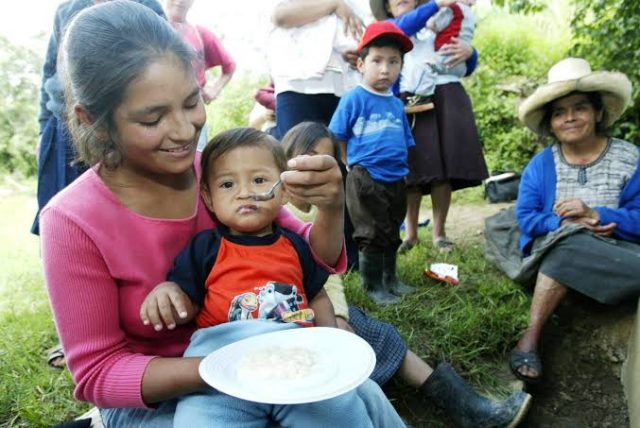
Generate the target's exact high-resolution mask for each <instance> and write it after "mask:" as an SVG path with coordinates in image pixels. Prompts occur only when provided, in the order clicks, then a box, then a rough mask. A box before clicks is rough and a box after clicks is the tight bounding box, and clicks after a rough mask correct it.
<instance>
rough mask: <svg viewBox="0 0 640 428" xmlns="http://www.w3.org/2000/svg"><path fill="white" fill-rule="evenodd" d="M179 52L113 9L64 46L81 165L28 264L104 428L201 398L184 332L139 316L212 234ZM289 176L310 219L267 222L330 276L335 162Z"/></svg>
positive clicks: (173, 37)
mask: <svg viewBox="0 0 640 428" xmlns="http://www.w3.org/2000/svg"><path fill="white" fill-rule="evenodd" d="M192 52H193V50H192V49H191V48H190V47H188V46H187V45H186V44H185V43H184V42H183V41H182V40H181V39H180V37H179V36H178V35H177V34H176V33H175V32H174V31H173V30H172V29H171V27H170V25H169V24H168V23H167V22H166V21H163V20H162V19H160V18H158V17H157V16H156V15H155V14H154V13H153V12H151V11H149V10H147V9H146V8H145V7H143V6H140V5H139V4H137V3H136V2H132V1H124V0H115V1H111V2H106V3H103V4H101V5H98V6H94V7H91V8H88V9H86V10H84V11H82V12H81V13H79V14H78V15H77V16H76V17H75V18H74V20H73V21H72V22H71V24H70V25H69V27H68V29H67V33H66V35H65V38H64V43H63V64H64V68H63V69H64V70H65V72H66V73H67V77H66V79H65V81H67V82H69V87H68V89H67V96H66V101H67V103H68V104H69V107H70V108H69V111H70V120H69V123H70V129H71V130H72V133H73V138H74V143H75V144H76V146H77V149H78V153H79V156H80V158H81V160H83V161H84V162H86V163H87V164H89V165H92V167H91V168H90V169H89V170H88V171H87V172H86V173H85V174H83V175H82V176H81V177H79V178H78V179H77V180H76V181H75V182H74V183H73V184H72V185H71V186H69V187H67V188H66V189H65V190H64V191H62V192H61V193H59V194H58V195H56V197H55V198H53V199H52V200H51V202H50V203H49V204H48V205H47V206H46V207H45V209H44V210H43V212H42V215H41V225H42V229H41V236H42V254H43V262H44V271H45V278H46V283H47V287H48V290H49V296H50V300H51V305H52V308H53V313H54V317H55V321H56V327H57V329H58V333H59V335H60V338H61V340H62V344H63V347H64V350H65V353H66V356H67V361H68V366H69V369H70V371H71V373H72V375H73V378H74V381H75V384H76V388H75V396H76V398H78V399H80V400H85V401H89V402H91V403H93V404H95V405H97V406H98V407H100V408H101V412H102V416H103V419H104V422H105V424H106V425H107V426H108V427H110V426H117V427H127V426H153V427H163V426H167V427H169V426H173V412H174V409H175V404H176V401H177V400H178V399H179V397H180V396H182V395H184V394H188V393H190V392H194V391H197V390H200V389H202V388H205V387H206V385H205V384H204V382H203V380H202V379H201V378H200V376H199V375H198V364H199V363H200V360H201V358H183V357H182V354H183V352H184V350H185V348H186V346H187V343H188V341H189V338H190V336H191V334H192V333H193V331H194V327H193V326H182V327H178V328H175V329H173V330H167V329H163V330H162V331H155V330H154V329H153V327H152V326H145V325H143V323H142V321H141V320H140V315H139V308H140V305H141V303H142V301H143V299H144V298H145V296H146V295H147V294H148V293H149V291H150V290H151V289H152V288H153V287H154V286H155V285H156V284H158V283H159V282H162V281H163V280H164V276H165V274H166V272H167V271H168V270H169V267H170V265H171V263H172V260H173V258H174V257H175V256H176V254H178V252H179V250H180V249H181V248H183V247H184V246H185V245H186V244H187V243H188V242H189V240H190V239H191V238H192V237H193V236H194V235H195V234H196V233H198V232H200V231H201V230H203V229H208V228H211V227H213V226H214V225H215V219H214V218H212V214H211V213H210V212H208V211H207V209H206V207H205V205H204V203H203V202H202V201H201V200H200V198H199V192H198V189H199V184H198V180H199V171H197V170H196V168H195V167H194V159H195V156H196V142H197V141H198V137H199V134H200V131H201V128H202V126H203V124H204V121H205V113H204V108H203V104H202V98H201V96H200V88H199V86H198V82H197V80H196V78H195V74H194V72H193V68H192V66H191V61H192ZM196 164H197V163H196ZM289 167H290V169H291V170H290V171H287V172H284V173H283V174H282V177H281V178H282V180H283V182H284V183H285V185H286V186H287V189H288V191H289V192H290V193H292V194H293V195H294V196H296V197H298V198H302V199H305V200H307V201H308V202H309V203H311V204H313V205H317V206H318V216H317V218H316V220H315V222H314V224H313V226H311V225H304V224H302V223H300V222H299V221H297V220H296V219H295V218H294V217H293V216H292V215H291V214H290V213H288V212H287V211H285V210H283V211H282V212H281V213H280V214H279V216H278V219H277V221H278V222H279V224H281V225H282V226H284V227H287V228H289V229H292V230H294V231H296V232H297V233H299V234H301V235H302V236H304V237H306V239H307V240H308V241H309V242H310V243H311V246H312V248H313V250H314V252H315V257H316V258H317V259H318V260H320V261H323V262H324V263H325V264H326V265H329V266H333V267H334V269H335V271H341V270H344V267H345V264H346V260H345V259H346V258H345V255H344V251H343V246H342V242H343V238H342V219H343V215H342V213H343V209H344V194H343V190H342V178H341V175H340V170H339V168H338V166H337V164H336V162H335V160H334V159H333V158H331V157H330V156H311V157H301V158H296V159H293V161H290V162H289ZM363 395H365V397H363V398H364V399H365V401H366V402H367V404H368V407H369V406H370V407H369V408H371V409H376V412H377V413H378V414H379V415H382V416H384V415H385V414H387V412H388V413H391V412H393V413H395V412H394V411H393V408H392V407H391V405H390V404H389V403H388V401H387V400H386V398H385V397H384V395H383V394H382V392H381V391H380V390H379V389H370V390H368V391H363ZM151 408H153V409H154V410H153V411H152V410H151ZM381 420H382V419H381ZM212 424H214V425H215V424H216V421H212Z"/></svg>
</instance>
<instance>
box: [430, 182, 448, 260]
mask: <svg viewBox="0 0 640 428" xmlns="http://www.w3.org/2000/svg"><path fill="white" fill-rule="evenodd" d="M431 206H432V210H433V242H434V244H437V243H438V241H442V240H444V239H446V238H447V232H446V227H445V226H446V222H447V215H448V214H449V207H450V206H451V183H449V181H437V182H434V183H433V184H432V185H431ZM442 249H444V248H442Z"/></svg>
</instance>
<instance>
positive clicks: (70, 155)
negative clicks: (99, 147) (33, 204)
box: [31, 115, 87, 235]
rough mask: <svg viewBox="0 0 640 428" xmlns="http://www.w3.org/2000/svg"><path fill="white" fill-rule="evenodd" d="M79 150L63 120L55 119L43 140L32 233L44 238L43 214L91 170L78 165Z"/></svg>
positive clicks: (49, 122)
mask: <svg viewBox="0 0 640 428" xmlns="http://www.w3.org/2000/svg"><path fill="white" fill-rule="evenodd" d="M75 158H76V150H75V148H74V146H73V142H72V140H71V136H70V135H69V131H68V130H67V127H66V125H65V123H64V121H63V120H60V119H58V118H57V117H55V116H53V115H52V116H51V117H50V118H49V121H48V122H47V124H46V126H45V128H44V130H43V132H42V136H41V137H40V152H39V153H38V212H37V213H36V218H35V219H34V220H33V225H32V226H31V233H33V234H35V235H39V234H40V211H41V210H42V208H44V206H45V205H46V204H47V202H49V199H51V198H53V197H54V196H55V194H56V193H58V192H59V191H61V190H62V189H64V188H65V187H67V186H68V185H69V184H70V183H71V182H72V181H73V180H75V179H76V178H78V177H80V175H82V173H83V172H85V171H86V170H87V167H86V165H84V164H82V163H78V162H75Z"/></svg>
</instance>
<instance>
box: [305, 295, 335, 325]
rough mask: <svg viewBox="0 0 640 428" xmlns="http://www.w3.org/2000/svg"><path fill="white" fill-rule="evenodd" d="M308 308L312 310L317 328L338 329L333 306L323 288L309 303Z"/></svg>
mask: <svg viewBox="0 0 640 428" xmlns="http://www.w3.org/2000/svg"><path fill="white" fill-rule="evenodd" d="M309 307H310V308H311V309H313V312H314V314H315V318H316V326H317V327H338V324H337V323H336V316H335V313H334V312H333V305H332V304H331V300H329V296H328V295H327V292H326V291H325V290H324V288H323V289H322V290H320V292H319V293H318V294H317V295H316V296H315V297H314V298H313V300H312V301H311V302H310V303H309Z"/></svg>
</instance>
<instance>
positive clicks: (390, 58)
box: [358, 46, 402, 94]
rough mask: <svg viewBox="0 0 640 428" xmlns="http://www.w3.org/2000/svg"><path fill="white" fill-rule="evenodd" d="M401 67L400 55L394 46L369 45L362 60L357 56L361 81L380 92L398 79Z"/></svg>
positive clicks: (386, 90) (385, 91) (382, 92)
mask: <svg viewBox="0 0 640 428" xmlns="http://www.w3.org/2000/svg"><path fill="white" fill-rule="evenodd" d="M401 68H402V56H401V54H400V51H399V50H398V49H397V48H395V47H390V46H385V47H371V48H370V49H369V54H368V55H367V56H366V57H365V58H364V60H362V59H360V58H358V70H359V71H360V73H362V80H363V82H364V83H365V84H366V85H367V86H368V87H369V88H371V89H373V90H374V91H376V92H379V93H381V94H384V93H387V92H388V91H389V88H391V86H392V85H393V84H394V83H395V81H396V80H398V76H399V75H400V70H401Z"/></svg>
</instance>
